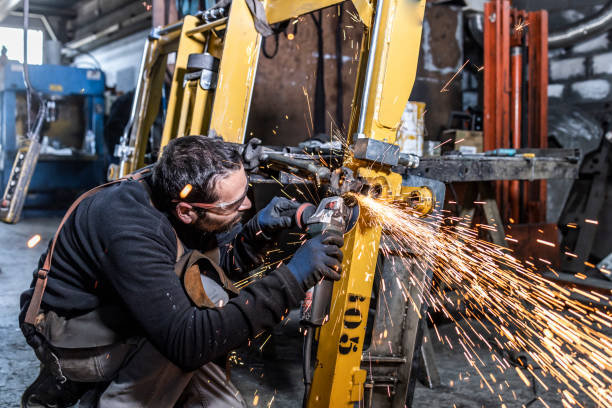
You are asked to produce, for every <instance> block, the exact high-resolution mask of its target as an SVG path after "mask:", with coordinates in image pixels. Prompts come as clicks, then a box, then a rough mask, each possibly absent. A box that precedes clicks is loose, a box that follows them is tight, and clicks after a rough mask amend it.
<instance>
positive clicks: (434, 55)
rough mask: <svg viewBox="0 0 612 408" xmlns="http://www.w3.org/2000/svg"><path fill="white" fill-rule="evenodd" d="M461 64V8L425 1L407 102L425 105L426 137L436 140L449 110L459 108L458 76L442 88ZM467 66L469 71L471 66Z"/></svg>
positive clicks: (459, 82)
mask: <svg viewBox="0 0 612 408" xmlns="http://www.w3.org/2000/svg"><path fill="white" fill-rule="evenodd" d="M463 63H464V53H463V12H462V8H461V7H459V6H453V5H448V4H432V3H427V7H426V9H425V18H424V20H423V34H422V37H421V50H420V53H419V65H418V68H417V77H416V80H415V83H414V87H413V89H412V94H411V95H410V100H411V101H415V102H425V103H426V104H427V108H426V109H427V111H426V115H425V138H426V139H429V140H439V136H440V134H441V132H442V130H444V129H446V127H447V124H448V119H449V117H450V114H451V112H452V111H460V110H462V91H461V88H462V85H461V79H460V78H458V79H457V80H456V81H453V82H451V83H450V84H449V86H448V87H446V88H445V89H446V90H445V91H442V89H443V88H444V85H445V84H446V83H448V82H449V81H450V79H451V78H452V77H453V75H455V73H456V72H457V71H458V70H459V69H460V68H461V66H462V65H463ZM468 65H469V64H468ZM475 66H476V65H474V67H475ZM467 69H468V70H472V69H473V67H472V65H470V66H469V67H467Z"/></svg>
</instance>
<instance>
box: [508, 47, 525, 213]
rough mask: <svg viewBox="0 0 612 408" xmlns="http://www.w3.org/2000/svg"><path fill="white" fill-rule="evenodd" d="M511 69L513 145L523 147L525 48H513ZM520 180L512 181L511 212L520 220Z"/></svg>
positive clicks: (517, 147) (518, 147) (516, 147)
mask: <svg viewBox="0 0 612 408" xmlns="http://www.w3.org/2000/svg"><path fill="white" fill-rule="evenodd" d="M511 54H512V57H511V71H512V92H511V99H512V105H511V109H510V112H511V115H510V116H511V121H512V147H513V148H515V149H520V148H521V126H522V124H521V120H522V117H521V113H522V112H521V111H522V108H521V101H522V92H521V91H522V86H523V75H522V74H523V49H522V47H512V49H511ZM519 203H520V182H519V181H518V180H512V181H510V212H511V214H512V218H513V219H514V220H515V221H516V222H519V216H520V204H519Z"/></svg>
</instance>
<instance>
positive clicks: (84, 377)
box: [55, 339, 247, 408]
mask: <svg viewBox="0 0 612 408" xmlns="http://www.w3.org/2000/svg"><path fill="white" fill-rule="evenodd" d="M55 354H56V355H57V357H58V359H59V363H60V364H59V365H60V367H61V370H62V374H63V375H64V376H65V377H66V378H68V379H69V380H72V381H78V382H95V383H97V384H96V387H95V388H93V389H92V390H91V391H88V392H87V393H86V394H85V395H84V396H83V398H81V401H80V403H79V407H87V408H93V407H99V408H128V407H130V408H140V407H143V408H144V407H146V408H149V407H151V408H155V407H160V408H169V407H177V408H178V407H180V408H243V407H246V406H247V405H246V403H245V401H244V399H243V398H242V396H241V395H240V392H239V391H238V389H237V388H236V387H235V386H234V384H233V383H232V382H231V381H229V380H228V379H227V378H226V373H225V371H224V370H223V369H222V368H221V367H219V366H218V365H216V364H215V363H212V362H211V363H208V364H206V365H204V366H202V367H201V368H200V369H198V370H195V371H191V372H184V371H182V370H181V369H180V368H178V367H177V366H176V365H174V364H173V363H172V362H170V361H169V360H168V359H167V358H166V357H164V356H163V355H162V354H161V353H160V352H159V351H157V349H156V348H155V347H154V346H153V345H152V344H151V343H150V342H149V341H148V340H145V339H140V340H136V341H128V342H126V343H125V344H121V345H112V346H108V347H95V348H91V349H55Z"/></svg>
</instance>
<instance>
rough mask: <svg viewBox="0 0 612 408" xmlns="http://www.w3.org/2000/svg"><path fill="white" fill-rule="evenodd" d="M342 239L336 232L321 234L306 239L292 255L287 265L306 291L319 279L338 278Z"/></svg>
mask: <svg viewBox="0 0 612 408" xmlns="http://www.w3.org/2000/svg"><path fill="white" fill-rule="evenodd" d="M342 245H344V239H343V238H342V236H340V235H337V234H325V233H324V234H321V235H317V236H316V237H314V238H312V239H309V240H308V241H306V242H305V243H304V244H303V245H302V246H301V247H300V248H299V249H298V250H297V251H296V252H295V254H294V255H293V258H291V261H289V263H288V264H287V267H288V268H289V270H290V271H291V273H292V274H293V276H295V279H297V281H298V282H300V283H301V284H302V289H304V291H307V290H308V289H310V288H311V287H313V286H314V285H316V284H317V283H318V282H319V281H320V280H321V279H323V278H327V279H331V280H339V279H340V273H341V272H342V251H340V248H341V247H342Z"/></svg>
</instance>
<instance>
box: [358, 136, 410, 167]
mask: <svg viewBox="0 0 612 408" xmlns="http://www.w3.org/2000/svg"><path fill="white" fill-rule="evenodd" d="M353 156H354V157H355V158H356V159H360V160H367V161H371V162H375V163H380V164H383V165H386V166H396V165H397V164H398V162H399V157H400V150H399V146H398V145H394V144H391V143H386V142H381V141H380V140H376V139H368V138H361V139H356V140H355V143H354V144H353Z"/></svg>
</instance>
